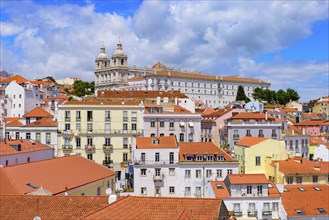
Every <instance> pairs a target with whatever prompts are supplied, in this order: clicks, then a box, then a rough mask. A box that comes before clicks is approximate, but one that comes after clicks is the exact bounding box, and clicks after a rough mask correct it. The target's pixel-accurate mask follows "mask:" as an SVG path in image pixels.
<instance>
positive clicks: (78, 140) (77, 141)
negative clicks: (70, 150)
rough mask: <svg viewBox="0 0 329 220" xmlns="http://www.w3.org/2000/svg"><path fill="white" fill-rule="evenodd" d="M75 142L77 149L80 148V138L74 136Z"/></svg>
mask: <svg viewBox="0 0 329 220" xmlns="http://www.w3.org/2000/svg"><path fill="white" fill-rule="evenodd" d="M75 143H76V145H77V149H80V148H81V138H79V137H77V138H75Z"/></svg>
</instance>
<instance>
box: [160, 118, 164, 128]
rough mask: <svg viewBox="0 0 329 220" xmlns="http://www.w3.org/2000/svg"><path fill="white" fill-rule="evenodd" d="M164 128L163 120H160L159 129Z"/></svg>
mask: <svg viewBox="0 0 329 220" xmlns="http://www.w3.org/2000/svg"><path fill="white" fill-rule="evenodd" d="M163 127H164V120H161V121H160V128H163Z"/></svg>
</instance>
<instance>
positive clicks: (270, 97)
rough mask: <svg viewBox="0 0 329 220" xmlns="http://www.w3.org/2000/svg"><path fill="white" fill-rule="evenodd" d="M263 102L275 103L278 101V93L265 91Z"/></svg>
mask: <svg viewBox="0 0 329 220" xmlns="http://www.w3.org/2000/svg"><path fill="white" fill-rule="evenodd" d="M263 94H264V95H263V96H264V97H263V100H265V101H267V103H271V104H273V103H275V101H276V93H275V91H273V90H269V89H265V90H264V91H263Z"/></svg>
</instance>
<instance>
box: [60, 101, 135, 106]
mask: <svg viewBox="0 0 329 220" xmlns="http://www.w3.org/2000/svg"><path fill="white" fill-rule="evenodd" d="M139 104H140V102H139V101H66V102H64V103H63V105H139Z"/></svg>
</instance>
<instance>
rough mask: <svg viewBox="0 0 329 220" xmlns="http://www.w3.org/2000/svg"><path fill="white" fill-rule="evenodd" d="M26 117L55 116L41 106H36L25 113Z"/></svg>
mask: <svg viewBox="0 0 329 220" xmlns="http://www.w3.org/2000/svg"><path fill="white" fill-rule="evenodd" d="M23 117H24V118H53V117H54V116H53V115H52V114H50V113H49V112H47V111H46V110H45V109H43V108H41V107H36V108H34V109H32V110H31V111H29V112H27V113H25V115H23Z"/></svg>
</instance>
